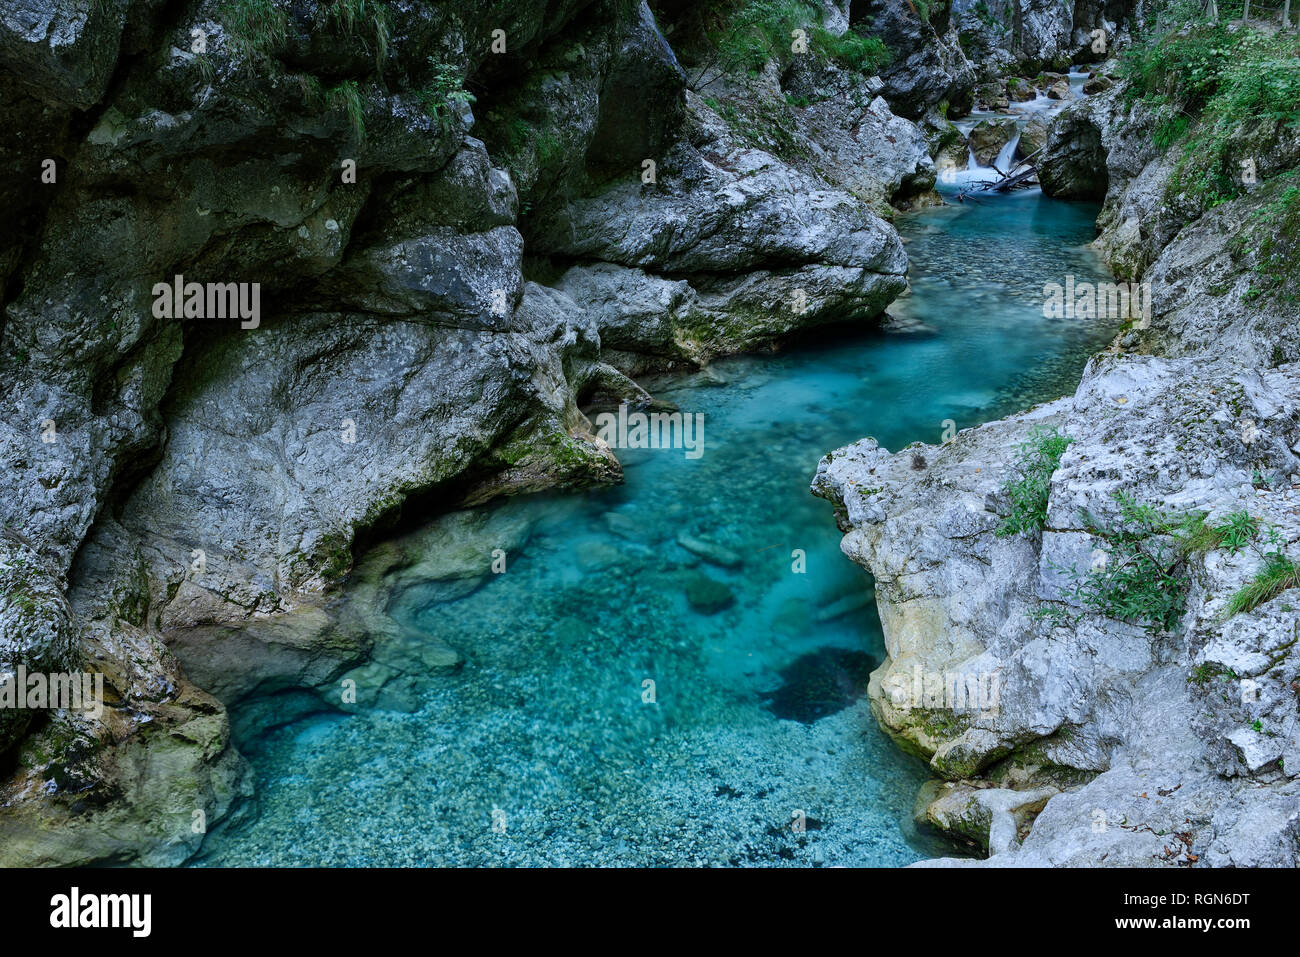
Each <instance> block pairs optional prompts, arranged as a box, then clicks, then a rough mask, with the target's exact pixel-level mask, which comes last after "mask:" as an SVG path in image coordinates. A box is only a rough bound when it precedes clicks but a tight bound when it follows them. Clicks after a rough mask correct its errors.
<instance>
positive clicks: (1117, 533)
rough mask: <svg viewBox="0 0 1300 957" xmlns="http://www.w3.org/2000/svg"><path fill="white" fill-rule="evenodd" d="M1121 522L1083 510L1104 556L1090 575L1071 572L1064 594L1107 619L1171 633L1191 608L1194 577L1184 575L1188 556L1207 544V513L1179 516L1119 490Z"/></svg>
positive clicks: (1069, 571)
mask: <svg viewBox="0 0 1300 957" xmlns="http://www.w3.org/2000/svg"><path fill="white" fill-rule="evenodd" d="M1114 498H1115V501H1116V502H1117V503H1119V507H1120V520H1119V521H1118V522H1117V523H1116V524H1114V525H1109V526H1107V525H1102V524H1101V523H1099V522H1098V521H1097V520H1096V519H1095V518H1093V516H1092V515H1090V514H1087V513H1084V515H1083V523H1084V527H1085V528H1087V529H1088V531H1089V532H1090V533H1091V534H1092V535H1093V536H1094V537H1095V538H1096V539H1098V540H1099V541H1100V543H1101V547H1100V551H1101V552H1102V554H1103V556H1104V557H1103V559H1102V560H1101V561H1099V562H1095V563H1094V564H1093V566H1092V567H1091V568H1089V570H1088V571H1087V573H1086V574H1084V573H1080V572H1079V570H1078V568H1077V567H1073V566H1072V567H1071V568H1070V569H1069V570H1068V574H1069V576H1070V577H1071V578H1072V579H1074V584H1073V585H1071V586H1070V587H1069V588H1067V589H1066V592H1065V593H1066V595H1068V596H1069V597H1070V598H1072V599H1074V601H1076V602H1077V603H1078V604H1080V605H1082V606H1083V607H1084V608H1086V609H1088V610H1090V611H1093V612H1095V613H1097V614H1100V615H1104V616H1105V617H1107V618H1114V619H1116V620H1118V621H1127V622H1133V623H1137V624H1141V625H1143V626H1144V627H1145V628H1146V629H1147V630H1148V631H1171V630H1173V628H1174V627H1175V626H1176V625H1177V624H1178V620H1179V619H1180V618H1182V616H1183V612H1184V611H1185V610H1186V608H1187V591H1188V587H1189V586H1190V584H1191V580H1190V579H1189V578H1188V577H1187V576H1186V575H1185V574H1182V573H1181V569H1182V567H1183V563H1184V561H1185V559H1186V558H1187V556H1188V555H1189V554H1190V553H1192V552H1193V551H1196V550H1198V549H1202V548H1207V547H1209V545H1208V542H1207V539H1206V533H1205V531H1204V529H1205V528H1206V526H1205V524H1204V514H1203V513H1195V514H1192V515H1186V516H1177V515H1174V514H1172V513H1168V512H1161V511H1159V510H1157V509H1155V508H1153V507H1152V506H1150V505H1142V504H1139V503H1138V502H1136V501H1135V500H1134V499H1133V498H1132V497H1131V496H1128V495H1125V494H1124V493H1123V492H1116V493H1115V495H1114Z"/></svg>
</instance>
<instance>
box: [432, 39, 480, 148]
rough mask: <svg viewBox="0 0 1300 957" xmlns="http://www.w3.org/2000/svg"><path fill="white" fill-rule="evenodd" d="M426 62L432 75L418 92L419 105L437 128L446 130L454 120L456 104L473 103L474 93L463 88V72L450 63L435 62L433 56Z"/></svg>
mask: <svg viewBox="0 0 1300 957" xmlns="http://www.w3.org/2000/svg"><path fill="white" fill-rule="evenodd" d="M428 63H429V66H430V68H431V69H432V71H433V76H432V79H431V80H430V81H429V83H428V84H427V85H426V86H425V87H424V89H422V90H421V91H420V92H419V97H420V105H421V106H423V107H424V111H425V113H427V114H428V115H429V117H430V118H431V119H432V120H433V121H434V123H436V124H437V126H438V129H440V130H441V131H443V132H447V131H448V130H450V129H451V128H452V124H453V123H454V122H455V118H456V115H457V112H458V111H457V109H456V108H457V106H459V105H466V104H469V103H473V102H474V94H473V93H470V92H469V91H468V90H466V89H465V88H464V82H465V76H464V74H463V73H461V72H460V71H459V70H457V69H456V68H455V67H454V66H452V65H451V64H450V63H442V62H437V61H435V60H434V59H433V57H429V58H428Z"/></svg>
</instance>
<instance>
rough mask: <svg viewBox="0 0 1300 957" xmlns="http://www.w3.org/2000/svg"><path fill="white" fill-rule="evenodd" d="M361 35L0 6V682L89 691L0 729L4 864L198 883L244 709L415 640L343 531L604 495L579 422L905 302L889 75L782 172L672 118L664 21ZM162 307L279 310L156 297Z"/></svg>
mask: <svg viewBox="0 0 1300 957" xmlns="http://www.w3.org/2000/svg"><path fill="white" fill-rule="evenodd" d="M367 10H368V13H365V15H363V16H355V15H356V14H357V11H358V8H356V5H354V4H349V3H347V2H346V0H330V2H323V0H322V2H307V3H297V4H293V5H289V4H283V3H278V2H270V3H251V2H242V0H231V2H221V3H218V2H215V0H187V2H182V3H168V4H164V3H160V2H157V0H103V2H95V3H90V2H88V0H30V2H24V3H21V4H19V5H18V6H17V7H16V8H13V9H9V10H6V11H5V13H4V14H3V16H0V109H2V110H3V112H4V116H5V117H6V121H7V122H6V123H5V124H4V132H3V133H0V169H3V171H4V173H5V176H4V177H3V183H4V185H3V186H0V189H3V190H4V191H5V192H4V194H3V198H4V208H5V210H6V212H7V213H9V214H10V219H11V221H12V222H15V223H17V224H18V225H19V227H20V228H19V229H16V230H14V231H12V232H10V233H7V234H6V236H5V237H4V239H3V240H0V290H2V293H3V306H4V310H3V339H2V345H0V352H3V361H4V363H5V365H6V377H7V380H8V381H9V382H10V384H11V392H10V395H11V401H10V402H9V403H8V405H7V407H6V410H5V413H4V415H3V417H0V457H3V460H4V462H5V466H6V469H7V474H8V477H9V478H8V481H7V483H6V492H5V495H4V496H3V497H0V513H2V514H3V518H4V525H5V531H4V537H3V540H2V541H0V576H3V577H4V578H5V582H6V587H5V592H4V597H3V598H2V599H0V601H2V602H3V604H2V605H0V622H3V626H4V630H3V638H2V640H0V673H3V674H9V673H11V672H13V671H14V670H15V669H16V668H17V667H18V666H20V665H21V666H23V667H25V668H27V669H29V670H44V671H58V670H70V669H74V668H87V669H89V670H91V671H94V672H97V673H99V674H102V675H103V676H104V679H105V685H106V699H107V700H106V705H107V707H106V708H105V709H104V711H103V713H102V715H99V716H91V715H86V714H81V713H73V712H54V713H51V714H42V715H41V716H39V717H38V718H36V719H35V720H33V717H32V715H31V714H30V713H28V712H21V713H18V714H15V715H12V716H8V717H6V718H5V720H4V723H3V724H0V752H2V753H4V754H5V755H6V762H7V763H6V764H5V765H4V772H3V780H0V862H3V863H6V864H20V863H24V864H25V863H85V862H92V861H128V860H137V859H138V860H142V861H145V862H149V863H177V862H180V861H183V860H184V859H185V858H186V857H188V856H189V855H190V854H191V853H192V852H193V851H194V849H195V848H196V847H197V845H198V844H199V842H200V841H201V840H202V836H203V830H204V828H205V827H206V826H208V825H210V824H213V823H215V822H217V821H219V820H220V819H222V818H223V817H224V816H226V815H227V814H228V813H229V812H230V811H231V809H232V808H237V807H238V806H239V802H240V799H241V798H242V797H244V796H247V794H248V793H249V791H250V784H249V782H248V780H247V773H246V770H245V768H244V765H243V762H242V759H241V758H240V757H239V755H238V754H237V752H236V751H235V750H234V749H233V748H232V747H231V745H230V731H229V726H228V721H227V718H226V714H225V710H224V707H223V704H225V703H230V702H232V701H235V700H237V699H238V698H239V697H240V696H242V695H244V694H246V693H248V692H250V691H251V690H254V689H257V690H261V691H265V690H268V689H275V688H278V687H286V688H289V687H292V688H306V689H308V690H315V691H317V692H319V693H320V694H321V695H322V696H325V697H326V698H327V699H328V700H330V701H333V700H334V699H335V698H337V679H338V677H339V675H340V674H342V673H344V671H345V670H346V669H349V668H354V667H355V666H357V665H358V664H359V663H362V662H365V661H366V660H367V659H368V656H369V655H370V654H371V653H372V651H374V649H375V647H376V646H377V645H383V644H385V643H386V642H394V641H399V640H400V638H401V635H400V634H399V629H398V628H397V626H396V625H395V624H394V622H393V621H392V619H391V618H389V617H388V616H387V614H386V611H385V608H384V607H383V602H382V600H380V599H378V598H375V599H374V600H373V601H370V602H367V600H365V598H364V597H362V598H360V599H358V600H356V601H353V602H350V603H347V604H346V605H341V604H340V603H339V602H338V601H336V595H337V590H338V583H339V581H340V579H341V578H342V577H343V576H344V575H345V574H347V573H348V571H349V569H350V568H351V565H352V563H353V551H354V548H355V546H356V543H357V542H358V540H359V539H360V540H365V541H369V540H373V539H374V538H375V537H376V536H378V535H379V534H381V533H382V532H383V530H384V529H386V528H389V527H391V526H393V525H394V524H395V523H397V522H399V521H401V520H402V518H403V515H405V517H406V518H408V519H409V518H413V517H419V516H421V515H426V514H430V513H433V512H439V511H445V510H448V509H451V508H454V507H456V506H458V505H463V504H473V503H476V502H481V501H484V500H486V499H488V498H490V497H492V496H495V495H499V494H506V493H518V492H525V491H530V490H535V489H539V488H543V487H553V486H557V485H558V486H578V485H584V484H590V483H593V482H609V481H616V480H617V479H618V477H619V467H618V463H617V461H616V460H615V459H614V457H613V455H612V454H611V453H610V451H609V450H608V449H607V448H604V447H602V446H601V445H599V444H598V443H596V442H595V440H594V438H593V436H592V434H591V427H590V423H589V422H588V420H587V418H586V417H585V415H584V414H583V413H582V411H581V410H580V403H583V402H585V401H587V400H589V399H591V398H593V397H608V398H615V399H629V400H631V401H633V402H648V401H649V397H648V396H647V395H646V394H645V393H644V392H643V391H642V390H641V389H640V388H639V387H638V386H637V385H636V384H635V382H633V381H632V379H630V378H629V375H636V374H639V373H640V372H642V371H644V370H649V369H663V368H669V367H672V366H674V365H687V366H690V365H697V364H700V363H703V362H706V361H707V360H708V359H709V358H711V357H714V356H717V355H721V354H724V353H728V352H735V351H739V350H745V349H752V348H756V347H760V346H766V345H769V344H771V343H773V342H775V341H777V340H779V339H780V338H781V337H783V336H785V335H786V334H788V333H791V332H793V331H796V330H798V329H801V328H806V327H808V326H810V325H813V324H816V323H818V322H822V321H826V320H829V319H832V318H833V319H837V320H839V319H846V318H848V319H853V318H858V319H862V320H870V319H872V318H874V317H876V316H878V315H879V314H880V313H881V312H882V310H883V309H884V307H885V306H886V305H887V304H888V303H889V302H890V301H891V300H892V299H893V298H894V297H895V296H897V295H898V294H899V293H900V292H901V291H902V290H903V289H904V288H905V285H906V281H905V279H904V273H905V271H906V256H905V255H904V253H903V249H902V246H901V244H900V242H899V240H898V237H897V235H896V234H895V233H894V231H893V229H892V228H891V227H890V226H889V225H888V224H887V223H886V222H885V221H883V220H882V219H881V218H880V216H878V215H877V213H883V212H886V211H887V210H888V204H889V203H890V202H891V201H902V200H904V199H906V198H907V197H911V196H916V195H919V194H923V193H925V192H926V191H927V190H928V189H929V188H930V187H931V186H932V185H933V164H932V163H931V161H930V159H929V157H928V155H927V153H926V149H925V140H924V137H923V136H922V135H921V134H920V133H919V131H917V130H916V128H915V127H914V126H912V125H911V124H910V123H908V122H907V121H906V120H904V119H901V118H899V117H897V116H895V115H894V114H893V113H892V112H891V111H890V109H889V107H888V106H887V105H886V103H885V101H884V100H882V99H880V98H879V97H878V96H877V95H876V92H875V90H874V89H871V88H869V87H867V86H866V85H865V79H866V78H864V77H861V76H859V77H856V78H855V77H852V76H848V75H846V74H844V73H843V72H842V71H837V70H835V69H829V72H828V70H827V68H825V67H824V66H818V65H805V66H806V69H805V70H804V72H803V73H802V74H801V75H802V76H803V77H804V79H803V80H802V81H801V82H805V83H811V84H815V85H817V88H818V90H820V91H821V92H820V93H819V97H820V99H819V101H818V102H817V103H816V104H812V105H810V106H808V107H803V108H800V109H806V110H807V111H808V112H807V116H808V120H809V121H808V122H807V123H806V124H804V125H803V126H802V128H801V132H800V134H799V138H798V140H797V141H796V143H795V146H796V147H797V148H795V149H792V150H786V158H781V157H780V156H779V155H778V153H780V152H781V150H778V149H777V147H776V146H775V145H772V144H771V143H769V142H768V141H766V140H764V139H763V138H762V137H757V138H756V137H754V136H751V135H748V130H747V128H746V125H745V124H743V123H737V122H735V121H734V119H731V118H728V117H726V116H724V115H723V112H725V111H723V112H720V110H722V109H723V108H722V105H721V104H719V103H718V102H717V100H716V99H714V98H712V97H709V98H708V99H706V98H704V97H701V96H698V95H696V94H695V93H692V92H689V91H688V90H687V89H686V85H687V84H686V78H685V75H684V72H683V70H682V67H681V65H680V64H679V63H678V61H677V58H676V55H675V54H674V51H673V49H672V47H671V46H670V45H669V43H668V41H667V40H666V39H665V37H664V35H663V34H662V32H661V31H660V29H659V27H658V24H657V23H656V20H655V17H654V15H653V14H652V12H651V10H650V9H649V7H647V6H646V5H645V4H644V3H641V4H637V3H634V2H624V0H598V2H587V0H549V2H548V0H537V2H530V3H518V2H510V3H480V4H461V5H449V4H441V3H437V4H433V3H402V4H378V5H375V6H373V7H368V8H367ZM494 44H495V45H496V48H495V49H494ZM792 76H793V74H792ZM771 81H772V82H773V83H775V84H776V86H775V90H776V92H777V93H778V94H779V95H781V97H782V101H781V108H782V109H783V110H790V109H793V108H792V107H789V106H788V105H787V104H786V103H785V99H784V93H783V92H782V91H781V90H780V85H779V84H780V78H779V77H772V78H771ZM932 92H937V91H932ZM467 93H468V94H470V95H466V94H467ZM744 95H750V94H744ZM744 95H742V93H741V92H737V93H736V100H737V102H740V103H742V105H743V102H744ZM928 95H929V93H925V94H924V95H922V94H921V93H920V92H915V93H914V95H912V98H911V100H910V102H913V103H918V104H919V103H921V101H922V99H924V96H928ZM850 96H852V97H854V98H855V99H853V100H852V103H853V105H854V109H853V111H852V115H851V116H845V115H843V114H845V113H846V111H845V110H844V109H837V108H836V103H835V102H834V101H833V98H834V97H843V98H849V97H850ZM918 97H919V98H918ZM877 136H880V137H884V136H888V138H889V140H890V149H889V150H886V151H885V152H884V155H883V157H882V159H881V160H880V161H879V162H873V163H872V164H868V165H866V166H864V165H863V164H861V163H858V160H860V159H861V158H862V157H863V155H864V153H870V152H871V149H872V148H870V147H869V146H868V144H869V143H870V142H871V141H872V140H873V139H874V138H875V137H877ZM785 145H786V146H787V147H788V146H790V144H789V143H786V144H785ZM818 156H820V158H817V157H818ZM886 158H887V160H888V162H886V161H885V160H886ZM855 164H857V165H855ZM873 210H874V211H873ZM178 276H179V277H183V280H179V281H180V282H182V283H189V282H195V283H203V284H208V283H222V284H226V283H234V284H247V285H246V286H245V287H244V291H245V292H248V293H250V295H251V289H252V284H257V288H258V293H257V295H258V299H257V310H256V312H255V313H254V312H251V311H250V312H246V313H244V314H239V315H236V314H235V312H234V311H233V304H232V310H231V311H228V312H225V313H223V314H222V316H221V317H214V316H213V315H211V314H210V313H209V314H206V315H205V314H203V313H204V311H205V309H206V308H207V307H208V305H210V303H209V302H208V299H207V298H206V297H202V298H201V300H196V302H197V301H201V302H202V303H203V308H199V307H198V306H196V307H195V309H194V310H193V311H191V312H188V313H187V312H185V310H184V308H183V307H182V308H181V309H180V310H175V309H174V308H169V307H168V304H170V305H171V306H174V305H175V303H173V302H172V300H173V297H172V296H171V295H170V294H164V295H162V296H161V297H160V295H159V294H158V292H157V291H156V288H155V287H156V286H157V285H158V284H160V283H161V284H173V283H174V282H177V281H178V280H177V279H176V277H178ZM205 289H206V287H205ZM183 291H184V289H183V287H182V292H183ZM214 301H215V300H214ZM236 301H237V300H236ZM251 302H252V301H251V299H246V304H248V305H251ZM412 560H414V559H412V558H411V557H410V556H405V555H403V554H398V553H394V555H392V556H389V558H388V559H386V561H387V562H388V564H387V565H385V566H384V567H383V568H380V569H378V570H377V571H373V574H374V575H382V574H384V573H390V572H392V573H396V572H395V571H394V569H397V570H399V571H400V569H401V568H402V567H403V564H404V563H405V564H409V563H410V561H412ZM381 564H382V563H381ZM372 591H373V590H372ZM361 593H362V594H363V596H364V594H366V592H365V589H362V590H361ZM445 657H446V659H447V660H445V661H441V660H440V662H438V664H439V666H443V665H446V666H450V665H452V664H454V656H453V655H451V653H450V652H448V654H447V656H445ZM380 670H381V671H382V669H380ZM349 673H351V672H349ZM377 673H378V672H377ZM390 679H391V680H392V681H400V675H396V674H394V673H393V672H392V671H391V669H390V670H389V671H383V672H382V675H381V677H380V678H378V679H376V680H378V681H380V682H381V683H382V682H383V681H388V680H390ZM214 694H215V695H216V697H214V696H213V695H214Z"/></svg>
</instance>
